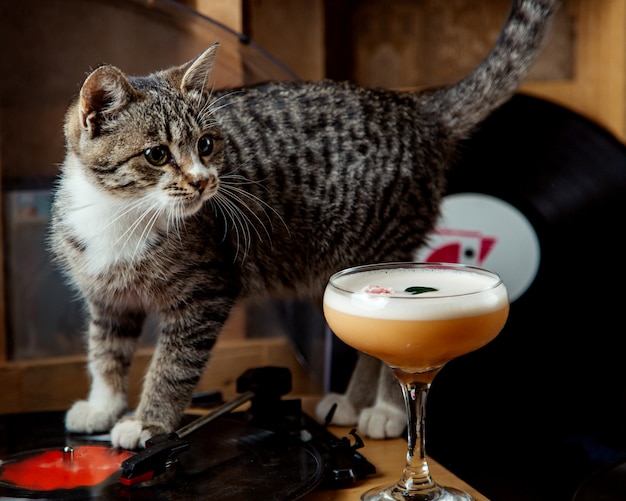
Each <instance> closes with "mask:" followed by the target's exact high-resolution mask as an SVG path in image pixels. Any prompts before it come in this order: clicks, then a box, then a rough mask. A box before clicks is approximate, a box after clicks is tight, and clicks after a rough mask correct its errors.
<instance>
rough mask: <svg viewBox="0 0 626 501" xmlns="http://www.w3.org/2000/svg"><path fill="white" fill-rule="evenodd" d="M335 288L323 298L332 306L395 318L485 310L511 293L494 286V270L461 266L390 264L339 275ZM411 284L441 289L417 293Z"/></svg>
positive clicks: (499, 305) (503, 303)
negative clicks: (389, 291)
mask: <svg viewBox="0 0 626 501" xmlns="http://www.w3.org/2000/svg"><path fill="white" fill-rule="evenodd" d="M334 283H335V284H336V285H337V287H339V288H341V289H344V290H346V291H357V292H352V293H348V292H344V291H341V290H338V289H336V288H332V287H328V288H327V289H326V293H325V294H324V303H325V304H326V305H328V306H329V307H331V308H333V309H335V310H338V311H342V312H344V313H348V314H351V315H358V316H362V317H371V318H384V319H393V320H443V319H448V318H459V317H466V316H474V315H481V314H484V313H489V312H491V311H495V310H498V309H500V308H504V307H505V306H506V305H507V302H508V298H507V292H506V288H505V287H504V285H503V284H500V285H499V286H498V287H495V288H494V285H495V284H496V283H497V279H496V278H495V277H493V276H489V275H482V274H479V273H473V272H467V271H461V270H456V269H420V268H413V269H405V268H398V269H387V270H378V271H365V272H361V273H354V274H348V275H344V276H341V277H336V278H335V279H334ZM371 286H379V287H385V288H392V289H393V290H394V291H395V293H394V294H392V295H388V294H370V293H367V292H365V291H366V290H367V289H368V288H369V287H371ZM409 287H432V288H435V289H437V290H436V291H432V292H424V293H421V294H417V295H410V294H408V293H405V292H404V291H405V289H407V288H409Z"/></svg>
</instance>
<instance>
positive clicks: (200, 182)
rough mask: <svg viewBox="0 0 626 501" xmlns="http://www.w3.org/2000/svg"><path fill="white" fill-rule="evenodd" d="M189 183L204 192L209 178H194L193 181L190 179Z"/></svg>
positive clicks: (199, 191)
mask: <svg viewBox="0 0 626 501" xmlns="http://www.w3.org/2000/svg"><path fill="white" fill-rule="evenodd" d="M189 184H190V185H191V186H193V187H194V188H195V189H196V190H198V193H202V192H203V191H204V189H205V188H206V186H207V184H209V180H208V179H194V180H193V181H190V183H189Z"/></svg>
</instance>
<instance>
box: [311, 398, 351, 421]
mask: <svg viewBox="0 0 626 501" xmlns="http://www.w3.org/2000/svg"><path fill="white" fill-rule="evenodd" d="M335 404H337V408H336V409H335V413H334V414H333V419H332V421H331V423H332V424H335V425H337V426H354V425H355V424H356V423H357V421H358V419H359V415H358V413H357V411H356V409H355V408H354V406H353V405H352V403H351V402H350V401H349V400H348V399H347V398H346V396H345V395H340V394H339V393H328V394H327V395H325V396H324V398H322V399H321V400H320V401H319V403H318V404H317V407H316V408H315V414H316V416H317V418H318V419H319V420H320V421H322V422H324V421H325V420H326V416H328V413H329V412H330V410H331V408H332V407H333V405H335Z"/></svg>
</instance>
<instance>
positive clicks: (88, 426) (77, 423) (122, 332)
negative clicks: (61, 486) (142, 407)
mask: <svg viewBox="0 0 626 501" xmlns="http://www.w3.org/2000/svg"><path fill="white" fill-rule="evenodd" d="M144 318H145V317H144V314H143V313H133V312H130V313H129V312H126V313H122V314H115V315H113V314H112V313H111V312H106V311H103V310H101V309H99V308H97V307H95V306H93V305H92V306H91V308H90V323H89V332H88V368H89V373H90V375H91V389H90V392H89V397H88V398H87V400H79V401H78V402H75V403H74V405H73V406H72V407H71V408H70V410H69V411H68V412H67V414H66V416H65V426H66V428H67V429H68V430H69V431H73V432H79V433H94V432H103V431H109V430H110V429H111V428H112V426H113V425H114V424H115V422H116V421H117V420H118V419H119V417H120V416H121V415H122V414H123V413H124V411H125V410H126V407H127V386H128V369H129V367H130V363H131V361H132V359H133V355H134V354H135V351H136V348H137V339H138V337H139V334H140V333H141V328H142V326H143V321H144Z"/></svg>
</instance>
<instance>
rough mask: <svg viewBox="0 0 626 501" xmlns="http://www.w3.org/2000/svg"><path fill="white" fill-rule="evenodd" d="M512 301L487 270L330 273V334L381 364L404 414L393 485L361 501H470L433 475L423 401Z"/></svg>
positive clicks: (483, 340) (495, 326) (492, 330)
mask: <svg viewBox="0 0 626 501" xmlns="http://www.w3.org/2000/svg"><path fill="white" fill-rule="evenodd" d="M508 312H509V300H508V295H507V291H506V288H505V286H504V284H503V283H502V280H501V279H500V277H499V276H498V275H497V274H496V273H493V272H491V271H488V270H485V269H482V268H477V267H473V266H466V265H462V264H448V263H382V264H372V265H366V266H358V267H355V268H349V269H347V270H343V271H340V272H339V273H336V274H334V275H333V276H332V277H331V278H330V280H329V282H328V285H327V287H326V291H325V294H324V315H325V317H326V320H327V322H328V324H329V326H330V328H331V329H332V331H333V332H334V333H335V334H336V335H337V336H338V337H339V338H341V339H342V340H343V341H344V342H345V343H347V344H348V345H350V346H352V347H353V348H355V349H357V350H360V351H362V352H365V353H367V354H369V355H372V356H374V357H377V358H379V359H380V360H382V361H383V362H384V363H386V364H387V365H388V366H389V367H390V368H391V370H392V371H393V373H394V374H395V376H396V378H397V379H398V381H399V382H400V385H401V387H402V392H403V394H404V400H405V404H406V409H407V422H408V432H407V435H408V436H407V438H408V452H407V459H406V466H405V468H404V471H403V473H402V477H401V478H400V480H399V481H398V482H396V483H395V484H393V485H390V486H386V487H378V488H374V489H371V490H369V491H367V492H365V493H364V494H363V495H362V496H361V500H363V501H383V500H385V501H387V500H411V501H417V500H420V501H425V500H429V501H434V500H438V501H443V500H450V501H452V500H454V501H460V500H471V499H473V498H472V496H471V495H470V494H468V493H467V492H464V491H461V490H459V489H455V488H452V487H442V486H440V485H439V484H437V483H436V482H435V481H434V480H433V479H432V477H431V475H430V471H429V468H428V461H427V457H426V451H425V447H424V446H425V436H424V431H425V408H426V397H427V395H428V390H429V389H430V386H431V383H432V382H433V378H434V377H435V376H436V375H437V373H438V372H439V371H440V370H441V368H442V367H443V366H444V364H445V363H446V362H448V361H450V360H452V359H454V358H456V357H459V356H461V355H464V354H466V353H469V352H471V351H474V350H477V349H478V348H480V347H482V346H484V345H486V344H487V343H489V342H490V341H491V340H492V339H494V338H495V337H496V336H497V335H498V333H499V332H500V331H501V330H502V327H503V326H504V324H505V323H506V319H507V316H508Z"/></svg>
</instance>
